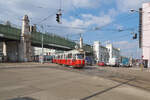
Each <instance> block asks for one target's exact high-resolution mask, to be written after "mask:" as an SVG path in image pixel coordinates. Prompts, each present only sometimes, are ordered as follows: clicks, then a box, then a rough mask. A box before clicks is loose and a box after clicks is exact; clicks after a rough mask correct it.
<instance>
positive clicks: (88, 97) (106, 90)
mask: <svg viewBox="0 0 150 100" xmlns="http://www.w3.org/2000/svg"><path fill="white" fill-rule="evenodd" d="M134 80H136V79H135V78H133V79H130V80H128V81H126V82H123V83H120V84H118V85H116V86H113V87H110V88H108V89H105V90H103V91H100V92H97V93H94V94H92V95H90V96H87V97H84V98H82V99H80V100H87V99H90V98H92V97H94V96H97V95H100V94H103V93H105V92H108V91H110V90H112V89H115V88H117V87H119V86H121V85H124V84H128V83H129V82H131V81H134Z"/></svg>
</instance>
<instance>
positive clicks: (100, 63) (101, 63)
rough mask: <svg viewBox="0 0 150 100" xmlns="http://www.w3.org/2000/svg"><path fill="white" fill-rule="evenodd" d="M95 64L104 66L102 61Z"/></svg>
mask: <svg viewBox="0 0 150 100" xmlns="http://www.w3.org/2000/svg"><path fill="white" fill-rule="evenodd" d="M97 65H98V66H105V63H104V62H98V63H97Z"/></svg>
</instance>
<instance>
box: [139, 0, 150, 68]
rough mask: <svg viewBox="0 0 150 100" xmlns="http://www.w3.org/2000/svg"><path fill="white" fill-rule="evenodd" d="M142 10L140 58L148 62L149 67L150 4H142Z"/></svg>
mask: <svg viewBox="0 0 150 100" xmlns="http://www.w3.org/2000/svg"><path fill="white" fill-rule="evenodd" d="M142 9H143V11H142V14H143V16H142V34H141V35H142V36H141V38H142V39H141V40H142V46H141V48H142V56H143V59H144V60H147V61H148V67H150V2H149V3H143V6H142Z"/></svg>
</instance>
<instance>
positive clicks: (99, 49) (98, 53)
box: [93, 41, 109, 63]
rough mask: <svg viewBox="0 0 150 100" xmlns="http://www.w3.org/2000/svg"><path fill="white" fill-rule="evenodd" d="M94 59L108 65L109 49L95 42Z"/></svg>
mask: <svg viewBox="0 0 150 100" xmlns="http://www.w3.org/2000/svg"><path fill="white" fill-rule="evenodd" d="M93 51H94V58H95V61H96V62H104V63H108V61H109V52H108V49H107V48H106V47H104V46H102V45H100V42H99V41H95V42H94V44H93Z"/></svg>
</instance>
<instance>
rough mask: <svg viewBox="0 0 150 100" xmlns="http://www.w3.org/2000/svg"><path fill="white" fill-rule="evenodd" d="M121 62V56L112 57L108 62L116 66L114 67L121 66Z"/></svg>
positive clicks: (109, 64)
mask: <svg viewBox="0 0 150 100" xmlns="http://www.w3.org/2000/svg"><path fill="white" fill-rule="evenodd" d="M119 64H120V59H119V58H115V57H114V58H110V59H109V62H108V63H107V65H108V66H114V67H119Z"/></svg>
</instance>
